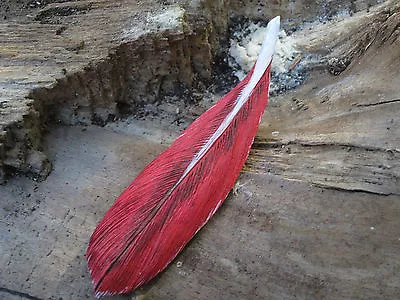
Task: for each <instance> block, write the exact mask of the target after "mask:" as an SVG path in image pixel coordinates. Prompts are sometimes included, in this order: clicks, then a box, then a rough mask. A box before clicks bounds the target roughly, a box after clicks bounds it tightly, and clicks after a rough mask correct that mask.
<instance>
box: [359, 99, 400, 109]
mask: <svg viewBox="0 0 400 300" xmlns="http://www.w3.org/2000/svg"><path fill="white" fill-rule="evenodd" d="M396 102H400V99H393V100H387V101H380V102H375V103H366V104H357V105H356V106H357V107H369V106H378V105H384V104H391V103H396Z"/></svg>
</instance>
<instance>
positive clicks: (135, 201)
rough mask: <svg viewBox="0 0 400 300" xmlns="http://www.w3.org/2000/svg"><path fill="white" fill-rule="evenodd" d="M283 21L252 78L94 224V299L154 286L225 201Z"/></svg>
mask: <svg viewBox="0 0 400 300" xmlns="http://www.w3.org/2000/svg"><path fill="white" fill-rule="evenodd" d="M279 22H280V20H279V17H276V18H275V19H273V20H272V21H271V22H270V23H269V24H268V27H267V33H266V36H265V39H264V42H263V46H262V48H261V52H260V55H259V58H258V60H257V62H256V64H255V66H254V67H253V69H252V70H251V71H250V73H249V74H248V75H247V77H246V78H245V79H244V80H243V81H242V82H240V83H239V84H238V85H237V86H236V87H235V88H234V89H233V90H232V91H231V92H229V93H228V94H227V95H226V96H224V97H223V98H222V99H220V100H219V101H218V102H217V103H216V104H215V105H214V106H213V107H211V108H210V109H209V110H207V111H206V112H205V113H204V114H202V115H201V116H200V117H199V118H198V119H197V120H196V121H194V122H193V123H192V124H191V125H190V126H189V127H188V128H187V129H186V130H185V131H184V132H183V133H182V134H181V135H180V136H179V137H178V139H177V140H176V141H175V142H174V143H173V144H172V145H171V146H170V147H169V148H168V149H167V150H165V151H164V152H163V153H162V154H161V155H160V156H158V157H157V158H156V159H155V160H154V161H153V162H152V163H150V164H149V165H148V166H147V167H146V168H145V169H144V170H143V171H142V172H141V173H140V174H139V175H138V176H137V177H136V178H135V179H134V180H133V182H132V183H131V184H130V185H129V186H128V188H127V189H126V190H125V191H124V192H123V193H122V194H121V195H120V196H119V198H118V199H117V200H116V202H115V203H114V204H113V206H112V207H111V208H110V209H109V211H108V212H107V213H106V215H105V216H104V218H103V219H102V220H101V222H100V223H99V225H98V226H97V228H96V230H95V231H94V233H93V235H92V237H91V239H90V243H89V247H88V249H87V254H86V256H87V260H88V265H89V270H90V274H91V276H92V279H93V284H94V289H95V293H96V296H97V297H101V296H104V295H113V294H121V293H128V292H130V291H131V290H133V289H135V288H137V287H139V286H141V285H143V284H144V283H146V282H148V281H149V280H151V279H152V278H153V277H154V276H156V275H157V274H158V273H159V272H161V271H162V270H163V269H164V268H165V267H166V266H167V265H168V264H169V263H170V262H171V261H172V260H173V259H174V258H175V257H176V255H177V254H178V253H179V252H180V251H181V250H182V249H183V247H184V246H185V245H186V244H187V243H188V242H189V241H190V239H191V238H192V237H193V236H194V235H195V234H196V232H197V231H199V230H200V228H201V227H202V226H203V225H204V224H205V223H206V222H207V221H208V220H209V219H210V218H211V217H212V216H213V215H214V213H215V212H216V211H217V209H218V208H219V207H220V206H221V204H222V202H223V201H224V200H225V198H226V197H227V195H228V193H229V191H230V190H231V189H232V187H233V185H234V183H235V180H236V179H237V177H238V175H239V173H240V170H241V169H242V167H243V165H244V163H245V160H246V158H247V156H248V154H249V151H250V147H251V145H252V143H253V140H254V137H255V135H256V132H257V129H258V125H259V123H260V120H261V116H262V114H263V112H264V109H265V106H266V105H267V102H268V89H269V80H270V68H271V61H272V55H273V53H274V49H275V43H276V40H277V36H278V31H279Z"/></svg>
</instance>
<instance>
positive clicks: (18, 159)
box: [0, 0, 226, 179]
mask: <svg viewBox="0 0 400 300" xmlns="http://www.w3.org/2000/svg"><path fill="white" fill-rule="evenodd" d="M192 6H193V7H192ZM197 6H198V4H193V5H191V4H190V5H189V4H185V1H178V3H176V4H171V5H160V4H156V1H144V2H137V1H117V2H115V1H106V0H103V1H100V0H98V1H67V2H63V3H53V4H49V5H47V6H46V7H45V8H43V9H41V10H39V11H36V12H35V13H34V16H32V18H33V20H32V19H30V20H29V19H28V20H27V19H23V21H21V20H20V19H16V20H11V21H6V22H3V23H0V47H1V48H0V55H1V60H0V87H1V93H0V103H1V106H0V132H2V134H1V136H0V149H1V151H0V179H1V177H2V176H1V175H2V173H4V172H5V171H7V170H9V169H10V168H12V170H17V171H22V172H31V173H34V174H35V175H37V176H39V177H40V176H45V175H47V174H48V172H49V170H50V165H49V163H48V162H47V167H46V168H42V169H40V168H39V170H37V168H36V167H35V166H33V167H32V165H31V164H30V159H29V157H30V156H31V155H32V154H35V153H37V151H41V150H42V149H41V137H42V128H41V126H43V125H44V124H45V122H47V121H48V120H51V121H53V122H54V121H56V122H62V123H64V124H78V123H86V124H89V123H92V122H93V123H96V124H100V125H104V123H105V122H107V121H109V120H113V119H114V118H116V117H119V116H121V115H124V114H126V113H132V112H134V111H135V110H136V109H137V107H139V106H143V105H145V104H146V103H154V102H155V101H157V100H158V99H159V98H160V97H162V96H163V95H165V94H173V93H177V88H178V87H179V84H181V85H186V86H188V87H192V86H194V85H195V83H196V82H207V81H209V80H210V76H211V68H212V55H211V49H212V48H215V49H217V48H218V47H217V44H213V43H217V42H218V40H217V39H216V38H214V39H211V37H213V36H214V35H216V33H217V32H218V30H216V32H213V26H212V20H213V14H212V13H210V14H209V15H208V16H207V17H206V16H205V15H203V14H193V10H194V9H195V8H197ZM210 9H211V8H210ZM204 12H205V13H206V12H209V10H208V6H207V3H205V5H204ZM225 19H226V18H225ZM220 27H223V26H220ZM220 30H222V29H220ZM225 30H226V28H225ZM10 141H13V142H10ZM36 156H37V155H36ZM42 158H43V159H44V161H38V162H36V165H41V164H43V163H45V162H46V161H45V160H46V158H45V156H44V155H43V156H42ZM42 173H43V174H42Z"/></svg>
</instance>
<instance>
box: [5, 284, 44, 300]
mask: <svg viewBox="0 0 400 300" xmlns="http://www.w3.org/2000/svg"><path fill="white" fill-rule="evenodd" d="M0 292H3V293H7V294H10V295H14V296H19V297H21V298H25V299H31V300H43V299H42V298H38V297H35V296H31V295H29V294H27V293H23V292H19V291H15V290H11V289H8V288H5V287H0Z"/></svg>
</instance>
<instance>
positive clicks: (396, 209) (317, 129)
mask: <svg viewBox="0 0 400 300" xmlns="http://www.w3.org/2000/svg"><path fill="white" fill-rule="evenodd" d="M135 2H138V1H135ZM275 2H280V3H284V1H274V3H275ZM322 2H324V3H327V2H325V1H322ZM328 2H329V1H328ZM345 2H346V3H348V1H345ZM94 3H100V2H94ZM113 3H115V2H113ZM121 3H122V2H121ZM125 3H128V1H126V2H124V5H125ZM138 3H139V2H138ZM213 3H214V4H217V3H220V1H213ZM221 3H222V2H221ZM224 3H225V4H226V3H227V2H224ZM249 3H250V1H249ZM315 3H317V4H316V5H319V4H318V3H320V2H319V1H315ZM357 3H361V2H360V1H357ZM366 3H367V2H366ZM93 5H96V4H93ZM142 5H144V4H143V2H142ZM277 5H278V4H277ZM260 8H261V7H260ZM116 9H117V8H116ZM120 9H122V6H121V8H120ZM398 9H399V8H398V1H385V3H383V4H382V6H379V7H373V8H371V10H370V12H369V13H367V12H366V11H362V12H360V13H357V14H354V15H353V16H352V17H346V18H344V19H343V20H342V21H338V22H327V23H326V24H325V25H318V26H317V25H315V24H314V26H312V29H308V28H306V29H305V30H306V33H305V31H302V30H300V31H299V32H298V35H299V39H298V41H299V43H300V41H303V44H302V49H303V53H305V54H307V53H309V52H312V51H316V52H317V53H319V54H321V56H322V60H321V61H322V62H321V65H322V66H324V67H328V66H327V63H329V59H331V58H337V60H336V62H335V60H331V63H330V64H329V66H330V67H334V68H331V70H333V72H331V73H329V72H328V71H326V72H320V71H318V70H317V69H316V70H314V71H313V72H312V75H311V77H310V78H309V79H308V82H307V83H306V84H305V85H304V86H302V87H300V88H299V89H297V90H295V91H292V92H290V93H287V94H284V95H280V96H278V97H275V98H272V99H270V105H269V109H268V110H266V113H265V116H264V121H263V122H262V123H261V124H260V130H259V132H258V136H257V140H256V147H255V148H254V149H253V152H252V153H251V155H250V160H248V164H247V168H246V169H245V170H244V172H242V174H241V176H240V177H239V181H238V182H237V184H236V187H235V189H234V191H233V193H232V194H231V196H229V197H228V199H227V200H226V201H225V204H224V205H223V206H222V207H221V210H220V212H219V213H217V214H216V215H215V217H214V218H213V219H212V220H211V223H209V224H208V225H207V226H206V227H205V228H204V229H203V230H202V231H200V232H199V234H198V235H197V236H196V237H195V239H194V240H193V242H191V243H190V244H189V245H188V247H187V248H186V249H184V251H183V252H182V254H181V255H180V256H179V257H177V259H176V260H175V262H174V263H173V264H172V265H171V266H170V267H169V268H167V270H166V271H165V272H163V273H162V274H160V276H158V277H157V278H156V279H155V280H154V281H152V282H151V283H149V284H148V285H146V286H145V287H144V288H143V289H142V290H140V291H139V292H138V293H136V294H134V295H130V296H126V297H121V298H122V299H132V298H133V299H135V298H136V299H188V298H190V299H191V298H196V299H238V298H239V299H335V300H336V299H349V298H351V299H398V298H399V295H400V284H399V282H400V278H399V274H400V263H399V259H398V257H399V248H400V235H399V232H400V222H399V218H398V216H399V214H400V198H399V149H400V141H399V136H400V133H399V128H400V120H399V114H398V111H399V105H400V102H399V101H398V99H399V96H398V95H400V90H399V89H400V77H399V73H398V70H399V67H400V66H399V63H400V61H399V59H398V58H399V57H400V53H399V51H400V50H399V49H400V44H399V43H400V41H399V25H398V24H399V19H398V18H399V10H398ZM215 10H218V9H216V8H215ZM91 11H92V12H93V11H94V9H92V10H91ZM131 15H132V14H131ZM83 16H90V14H89V13H88V12H87V13H86V14H81V15H80V17H83ZM115 18H117V17H115ZM7 22H9V21H7ZM35 22H39V21H35ZM3 23H4V22H3ZM2 26H5V25H2ZM32 26H33V25H32ZM36 26H45V27H46V26H51V28H54V31H53V33H52V35H53V34H54V35H55V33H56V32H55V31H56V30H57V29H58V28H60V27H58V26H56V25H49V24H43V25H39V24H37V25H36ZM53 26H54V27H53ZM99 26H100V25H99ZM16 28H18V27H16ZM129 28H132V27H129ZM61 31H62V30H61ZM339 33H342V34H341V35H339ZM32 34H34V33H32ZM65 34H69V33H68V31H65ZM364 34H365V35H364ZM2 36H3V35H2ZM2 36H1V38H2ZM360 37H361V39H359V38H360ZM10 38H11V37H10ZM15 38H17V39H18V37H17V36H16V37H15ZM76 41H77V42H76V43H72V45H75V46H76V47H77V46H79V45H80V39H79V38H78V39H77V40H76ZM357 41H360V43H356V42H357ZM370 42H372V43H370ZM300 44H301V43H300ZM85 45H86V41H85ZM357 45H358V48H357ZM3 46H4V44H1V47H3ZM342 46H343V47H342ZM78 48H80V47H78ZM1 49H3V48H1ZM62 49H64V48H62ZM357 49H358V50H359V49H361V50H363V51H360V52H359V51H354V50H357ZM60 51H61V50H60ZM65 51H67V50H65ZM68 51H69V50H68ZM85 51H86V50H85V48H83V49H82V50H79V53H81V54H79V53H78V54H76V53H75V52H74V51H69V52H71V54H70V55H73V56H74V57H80V55H83V53H85ZM61 52H63V53H64V50H62V51H61ZM33 53H34V52H33ZM348 55H349V56H351V57H352V60H351V61H350V63H349V64H348V62H347V60H344V59H345V58H346V57H347V56H348ZM3 61H5V60H2V59H1V60H0V63H3ZM343 61H344V62H345V68H344V69H343V68H342V67H341V66H342V62H343ZM24 63H25V62H24V61H22V62H21V63H20V64H21V65H24ZM39 65H40V64H39ZM22 69H23V68H22V67H21V70H22ZM2 70H3V69H0V72H2ZM52 70H53V68H51V67H50V68H49V69H48V70H47V71H46V72H54V73H57V74H58V71H52ZM335 70H336V71H338V72H336V71H335ZM61 71H62V70H61ZM67 71H68V72H67V75H68V74H69V70H68V69H67ZM332 73H335V74H338V75H337V76H333V75H332ZM3 74H4V73H3ZM22 77H23V75H21V78H22ZM61 77H62V74H61ZM99 77H101V76H98V77H97V78H99ZM18 78H20V77H18ZM25 80H26V82H29V78H28V77H27V79H25ZM65 80H66V79H65ZM93 83H94V84H95V81H94V82H93ZM1 84H2V86H1V87H3V86H5V84H7V86H8V89H2V90H1V91H2V93H3V94H6V93H9V94H10V95H14V94H15V95H18V93H14V92H12V93H11V90H10V89H11V88H12V87H13V84H12V82H8V81H2V83H1ZM45 84H46V82H45ZM22 86H23V85H22ZM65 86H68V85H65ZM63 91H65V89H64V90H63ZM20 100H21V101H22V102H20V103H25V104H29V103H30V102H31V100H29V99H23V97H22V98H20ZM205 103H207V105H208V106H210V105H211V103H210V102H208V101H207V102H205ZM10 105H14V104H10ZM18 105H19V104H18ZM18 105H16V104H15V106H14V107H15V109H13V110H11V111H15V112H16V113H19V109H20V108H19V106H18ZM166 106H167V105H166ZM178 108H179V109H180V110H181V111H182V107H179V106H174V105H173V104H168V109H169V110H170V111H171V112H176V111H177V109H178ZM189 108H190V111H192V109H193V107H191V106H189V107H188V111H184V113H187V114H189ZM38 109H39V108H38ZM196 109H198V107H196ZM35 110H36V109H35ZM3 111H4V110H3ZM20 115H21V114H20ZM60 115H61V114H60ZM31 116H32V119H30V118H27V119H24V120H25V121H24V122H26V123H25V124H23V123H21V122H22V121H21V122H20V123H18V122H16V123H15V125H12V126H15V130H14V129H13V130H12V132H15V135H16V136H17V137H18V139H20V138H23V137H24V136H25V133H23V131H20V130H19V129H21V128H34V127H32V126H26V127H24V126H25V125H29V124H30V123H29V122H28V120H31V122H33V120H38V119H39V116H37V114H33V115H31ZM174 116H175V115H174V114H173V113H171V116H170V117H169V118H166V119H164V120H163V119H162V118H161V117H160V118H157V117H155V116H149V117H148V118H147V119H145V120H136V119H128V120H127V121H124V122H116V123H110V124H107V125H106V126H104V127H98V126H93V125H88V126H82V125H78V126H62V125H58V126H52V127H53V128H52V129H53V130H51V131H50V133H49V135H48V136H47V137H46V139H45V143H44V148H45V149H46V150H47V153H48V156H49V158H50V160H51V161H52V162H53V167H54V170H53V172H52V173H51V174H50V176H49V177H48V178H47V180H46V181H44V182H35V181H32V180H30V179H27V178H25V177H23V176H22V177H15V178H12V179H10V181H9V182H8V183H7V184H6V185H4V186H1V187H0V199H1V201H0V241H1V242H0V269H1V272H0V298H4V299H15V298H16V299H21V297H25V298H26V297H27V296H29V295H30V296H32V297H37V298H39V299H59V298H60V297H62V298H63V299H84V298H89V299H90V298H92V297H93V296H92V292H93V289H92V285H91V282H90V278H89V273H88V271H87V265H86V263H85V258H84V256H83V255H84V253H85V251H86V247H87V242H88V240H89V236H90V233H91V232H92V231H93V230H94V228H95V226H96V224H97V222H98V221H99V220H100V219H101V217H102V216H103V215H104V213H105V212H106V211H107V209H108V208H109V207H110V206H111V204H112V202H113V201H114V199H115V198H116V197H117V196H118V195H119V194H120V192H121V191H122V190H123V189H124V188H125V187H126V186H127V185H128V184H129V182H130V181H131V180H132V178H134V176H135V175H137V174H138V173H139V172H140V171H141V170H142V169H143V167H144V166H145V165H146V164H147V163H149V162H150V161H151V160H152V159H153V158H155V157H156V156H157V155H158V154H159V153H160V152H161V151H162V150H164V149H165V148H166V146H165V145H164V144H170V143H171V142H172V141H173V140H174V138H175V137H176V136H177V135H179V132H180V131H181V130H182V129H183V127H184V125H185V124H181V125H177V123H178V122H174ZM192 118H193V116H192ZM35 122H36V121H35ZM33 124H35V123H34V122H33ZM17 133H18V134H19V133H21V135H17ZM7 134H8V133H7ZM30 134H32V135H35V134H37V131H35V130H31V131H30ZM1 138H2V140H3V141H5V140H7V141H13V140H16V139H15V138H14V137H12V138H11V137H10V136H7V135H3V136H2V137H1ZM32 140H35V139H32ZM7 143H8V142H7ZM2 151H3V152H0V153H1V154H0V155H4V153H5V152H4V148H3V150H2ZM267 158H270V159H268V160H267ZM32 160H33V158H32ZM374 172H375V174H374ZM313 183H316V184H317V185H315V184H313ZM121 298H120V299H121ZM116 299H118V298H116Z"/></svg>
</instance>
